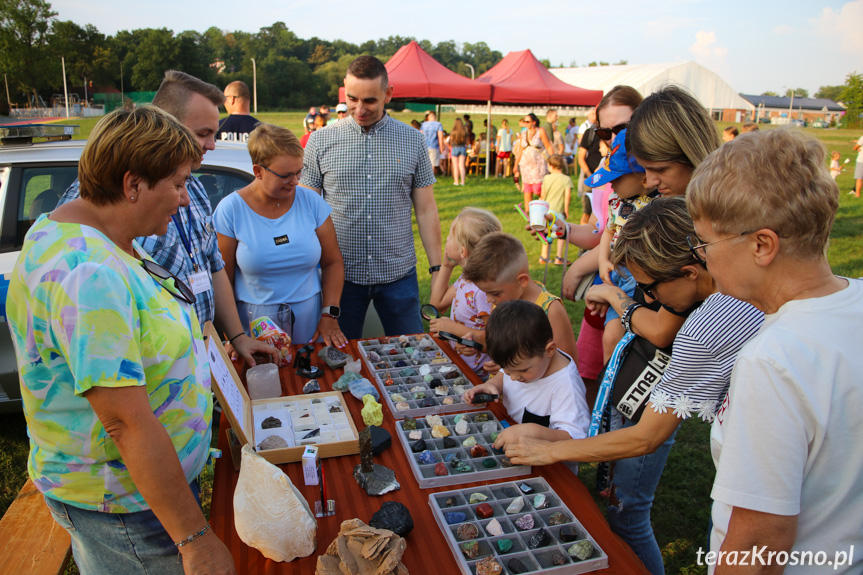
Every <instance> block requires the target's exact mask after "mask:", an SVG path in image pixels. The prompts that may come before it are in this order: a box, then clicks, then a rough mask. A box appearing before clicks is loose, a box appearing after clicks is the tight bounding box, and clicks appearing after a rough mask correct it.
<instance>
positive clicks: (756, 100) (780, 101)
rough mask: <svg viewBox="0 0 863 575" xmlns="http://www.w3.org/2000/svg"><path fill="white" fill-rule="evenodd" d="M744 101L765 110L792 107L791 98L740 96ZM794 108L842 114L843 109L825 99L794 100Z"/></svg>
mask: <svg viewBox="0 0 863 575" xmlns="http://www.w3.org/2000/svg"><path fill="white" fill-rule="evenodd" d="M740 95H741V96H742V97H743V99H744V100H746V101H747V102H749V103H750V104H752V105H753V106H758V105H760V104H763V105H764V107H765V108H779V109H784V110H787V109H788V107H789V106H791V105H792V102H791V98H790V97H785V96H755V95H754V94H740ZM793 105H794V108H795V109H798V110H801V109H802V110H817V111H819V112H820V111H821V110H823V109H824V108H825V107H826V108H827V111H828V112H844V111H845V108H844V107H843V106H841V105H839V104H837V103H836V102H834V101H833V100H828V99H827V98H794V102H793Z"/></svg>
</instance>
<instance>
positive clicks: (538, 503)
mask: <svg viewBox="0 0 863 575" xmlns="http://www.w3.org/2000/svg"><path fill="white" fill-rule="evenodd" d="M546 507H548V499H546V497H545V495H544V494H542V493H540V494H539V495H537V496H536V497H534V498H533V508H534V509H545V508H546Z"/></svg>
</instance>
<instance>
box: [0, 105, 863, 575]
mask: <svg viewBox="0 0 863 575" xmlns="http://www.w3.org/2000/svg"><path fill="white" fill-rule="evenodd" d="M304 116H305V112H304V111H303V112H286V113H261V114H258V115H257V117H258V119H260V120H262V121H266V122H272V123H275V124H279V125H283V126H285V127H287V128H289V129H291V130H294V131H296V132H297V133H300V134H301V133H302V120H303V117H304ZM394 116H395V117H396V118H398V119H399V120H401V121H404V122H407V123H409V122H410V120H411V119H413V118H417V119H418V120H422V114H421V113H411V112H405V113H395V114H394ZM454 118H455V114H447V113H445V114H443V117H442V118H441V122H442V123H443V125H444V127H445V128H446V129H449V128H451V126H452V122H453V119H454ZM501 119H502V117H501V116H493V120H492V123H493V124H494V125H495V126H497V127H499V126H500V120H501ZM473 120H474V126H475V131H477V132H479V131H481V126H482V120H483V117H482V116H480V115H478V114H477V115H473ZM509 120H510V126H511V127H512V126H516V127H517V123H516V122H517V120H518V116H509ZM581 120H582V119H581V118H579V121H581ZM564 121H565V120H564V119H563V118H562V119H561V122H562V123H563V122H564ZM77 123H79V124H80V125H81V132H82V133H81V134H80V135H79V137H86V136H87V135H88V134H89V132H90V130H92V128H93V126H94V125H95V123H96V121H95V120H93V119H87V120H82V121H80V122H77ZM725 125H727V124H717V128H718V129H720V130H721V129H722V128H723V127H725ZM762 129H771V127H770V126H762ZM804 130H805V131H806V132H807V133H810V134H812V135H814V136H816V137H818V138H819V139H820V140H821V141H822V142H823V143H824V144H825V146H826V147H827V148H828V150H829V151H833V150H838V151H839V152H840V153H841V154H842V160H840V163H841V162H842V161H844V160H845V158H850V159H851V162H850V163H849V164H848V165H847V166H849V167H848V168H847V169H846V172H845V173H843V174H842V175H841V176H840V177H839V180H838V181H839V188H840V197H839V213H838V217H837V221H836V224H835V226H834V228H833V233H832V235H831V244H830V249H829V259H830V262H831V264H832V266H833V270H834V271H835V273H837V274H840V275H844V276H849V277H861V276H863V250H861V247H863V199H858V198H854V197H853V196H849V195H848V191H849V190H851V189H852V188H853V185H854V180H853V169H854V161H855V157H856V154H854V153H853V152H852V142H853V141H855V140H856V139H857V138H858V137H859V136H860V135H861V132H859V131H846V130H835V129H808V128H806V129H804ZM435 196H436V199H437V205H438V210H439V212H440V219H441V229H442V234H443V236H444V238H445V237H446V232H447V230H448V229H449V225H450V222H451V221H452V219H453V218H454V217H455V215H456V214H457V213H458V212H459V210H460V209H461V208H462V207H464V206H467V205H473V206H478V207H482V208H485V209H488V210H491V211H492V212H494V213H495V214H497V216H498V218H499V219H500V220H501V223H502V224H503V227H504V230H505V231H507V232H510V233H513V234H515V235H516V236H518V237H520V238H522V240H523V241H524V243H525V246H526V247H527V251H528V255H529V260H530V262H531V275H532V276H533V278H534V279H538V280H542V278H543V271H544V269H543V267H542V266H540V265H539V264H538V263H537V260H538V258H539V251H540V244H539V242H537V241H533V240H531V237H530V236H529V235H528V234H527V232H525V231H524V225H523V221H522V219H521V216H519V215H518V214H517V213H516V211H515V209H514V208H513V206H514V205H515V204H516V203H519V202H521V193H520V192H518V191H517V190H516V188H515V186H514V184H513V183H512V180H511V179H506V180H504V179H495V178H493V177H492V178H491V179H489V180H486V179H484V177H481V176H469V178H468V182H467V185H466V186H465V187H454V186H453V185H452V180H451V179H450V178H447V177H441V178H440V180H439V182H438V184H437V185H436V186H435ZM572 208H573V209H572V214H573V215H572V217H571V218H570V219H571V220H573V221H577V219H578V217H579V215H580V206H579V205H578V202H577V201H573V205H572ZM414 242H415V244H416V248H417V254H418V258H419V265H418V266H417V269H418V273H419V281H420V292H421V298H422V299H423V300H424V301H425V300H427V299H428V294H429V290H430V287H429V277H428V274H427V272H426V268H427V267H428V266H427V265H426V257H425V253H424V251H423V248H422V244H421V242H420V240H419V236H418V234H417V233H416V225H415V224H414ZM574 252H575V250H572V251H571V252H570V259H574V257H575V253H574ZM561 276H562V269H561V268H559V267H554V266H550V267H549V270H548V278H547V285H548V288H549V289H550V290H551V291H552V292H553V293H560V283H561ZM565 305H566V308H567V311H568V312H569V315H570V318H571V320H572V323H573V326H574V329H575V330H578V327H579V325H580V323H581V317H582V315H583V313H584V306H583V304H581V303H574V302H565ZM709 430H710V428H709V425H708V424H706V423H704V422H701V421H700V420H697V419H695V418H693V419H690V420H688V421H687V422H686V423H684V424H683V426H682V427H681V429H680V431H679V432H678V434H677V445H676V446H675V447H674V449H672V451H671V455H670V457H669V459H668V464H667V465H666V468H665V472H664V474H663V477H662V481H661V482H660V484H659V489H658V490H657V493H656V500H655V503H654V508H653V515H652V519H653V525H654V530H655V532H656V535H657V539H658V540H659V544H660V547H661V548H662V550H663V556H664V558H665V564H666V570H667V572H668V573H680V574H685V575H689V574H701V573H705V572H706V569H705V568H704V567H699V566H697V565H696V561H695V557H696V555H695V553H696V550H697V549H698V548H699V547H704V546H705V545H706V540H707V525H708V520H709V517H710V487H711V485H712V482H713V475H714V469H713V463H712V460H711V458H710V452H709V445H708V437H709ZM27 449H28V447H27V437H26V432H25V423H24V418H23V417H22V416H20V415H12V416H4V417H2V418H0V515H2V513H3V512H5V510H6V508H7V507H8V505H9V503H10V502H11V500H12V499H13V498H14V496H15V494H16V493H17V492H18V490H19V489H20V488H21V485H23V483H24V481H25V479H26V457H27ZM593 471H594V467H593V466H589V465H583V466H582V469H581V473H580V477H581V479H582V481H584V483H585V484H587V485H588V487H590V486H592V485H593V482H594V481H593ZM207 484H209V483H208V482H206V481H205V486H206V485H207ZM204 495H205V499H206V491H205V493H204ZM597 501H598V503H599V504H600V505H601V506H603V505H604V504H605V503H604V501H603V500H600V499H597Z"/></svg>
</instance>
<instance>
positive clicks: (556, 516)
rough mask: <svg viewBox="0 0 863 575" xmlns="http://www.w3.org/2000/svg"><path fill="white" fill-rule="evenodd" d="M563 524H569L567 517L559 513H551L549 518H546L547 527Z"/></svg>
mask: <svg viewBox="0 0 863 575" xmlns="http://www.w3.org/2000/svg"><path fill="white" fill-rule="evenodd" d="M564 523H569V517H567V516H566V515H565V514H563V513H561V512H560V511H558V512H557V513H552V514H551V517H549V518H548V524H549V525H563V524H564Z"/></svg>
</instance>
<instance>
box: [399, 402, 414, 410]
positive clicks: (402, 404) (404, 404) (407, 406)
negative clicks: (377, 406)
mask: <svg viewBox="0 0 863 575" xmlns="http://www.w3.org/2000/svg"><path fill="white" fill-rule="evenodd" d="M410 408H411V404H410V403H408V402H407V401H400V402H398V403H397V404H396V411H407V410H409V409H410Z"/></svg>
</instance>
